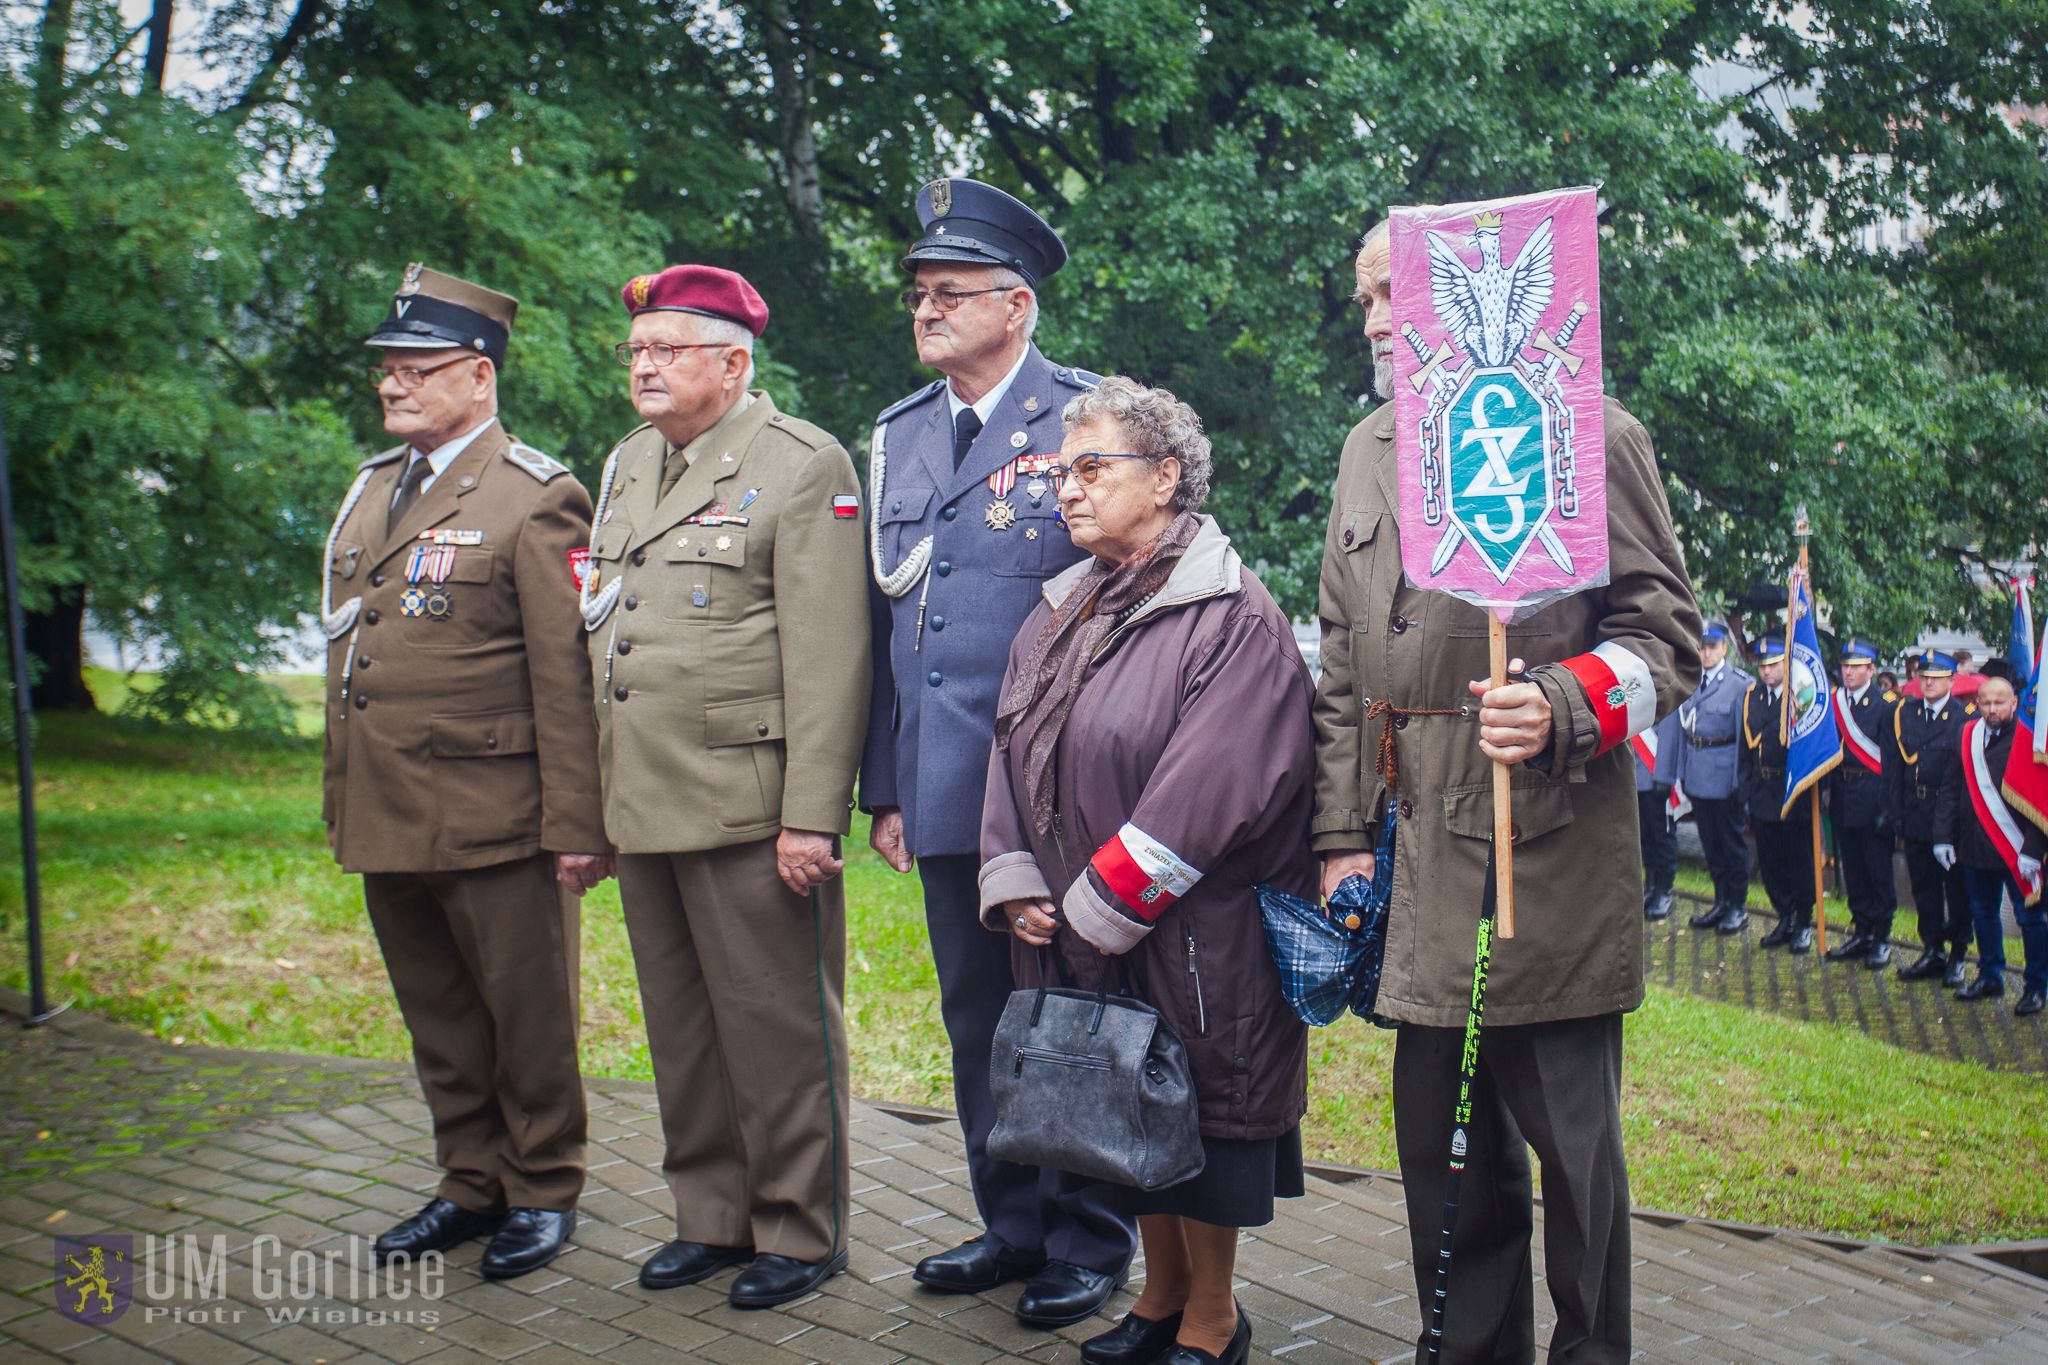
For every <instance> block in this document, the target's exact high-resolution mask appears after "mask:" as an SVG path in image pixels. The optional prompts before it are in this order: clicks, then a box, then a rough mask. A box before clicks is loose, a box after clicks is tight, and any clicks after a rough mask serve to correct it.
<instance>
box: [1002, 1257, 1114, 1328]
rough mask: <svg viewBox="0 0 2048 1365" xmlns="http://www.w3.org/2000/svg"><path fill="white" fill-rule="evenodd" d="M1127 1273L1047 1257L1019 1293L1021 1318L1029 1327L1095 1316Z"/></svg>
mask: <svg viewBox="0 0 2048 1365" xmlns="http://www.w3.org/2000/svg"><path fill="white" fill-rule="evenodd" d="M1123 1282H1124V1276H1122V1275H1111V1274H1107V1273H1106V1272H1104V1271H1100V1270H1090V1269H1089V1268H1088V1267H1087V1266H1084V1265H1075V1264H1074V1263H1073V1262H1072V1261H1047V1262H1046V1263H1045V1265H1044V1266H1043V1267H1042V1268H1041V1269H1040V1270H1039V1272H1038V1273H1037V1274H1036V1275H1033V1276H1032V1277H1031V1283H1029V1284H1027V1285H1025V1286H1024V1292H1023V1293H1022V1294H1020V1295H1018V1297H1017V1321H1019V1322H1021V1323H1023V1324H1025V1325H1026V1326H1028V1327H1065V1326H1067V1325H1068V1324H1070V1323H1076V1322H1080V1321H1082V1320H1083V1319H1086V1318H1092V1317H1094V1316H1095V1315H1096V1314H1097V1313H1098V1312H1100V1311H1101V1310H1102V1305H1103V1304H1105V1303H1108V1302H1109V1296H1110V1295H1111V1294H1114V1293H1116V1291H1117V1289H1118V1287H1119V1286H1120V1285H1122V1284H1123Z"/></svg>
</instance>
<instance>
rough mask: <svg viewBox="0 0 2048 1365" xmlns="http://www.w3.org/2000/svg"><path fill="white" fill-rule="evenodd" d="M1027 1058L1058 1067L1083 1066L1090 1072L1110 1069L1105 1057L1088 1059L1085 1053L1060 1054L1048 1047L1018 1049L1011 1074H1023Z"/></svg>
mask: <svg viewBox="0 0 2048 1365" xmlns="http://www.w3.org/2000/svg"><path fill="white" fill-rule="evenodd" d="M1027 1057H1028V1058H1030V1059H1031V1060H1032V1061H1034V1062H1053V1063H1056V1064H1057V1065H1060V1066H1083V1067H1087V1068H1088V1069H1089V1070H1091V1071H1107V1070H1109V1069H1110V1064H1109V1058H1107V1057H1090V1056H1088V1055H1087V1054H1086V1053H1081V1052H1061V1051H1059V1050H1058V1049H1056V1048H1049V1047H1020V1048H1018V1049H1017V1057H1016V1065H1015V1071H1014V1072H1013V1074H1015V1075H1018V1076H1021V1075H1023V1074H1024V1059H1025V1058H1027Z"/></svg>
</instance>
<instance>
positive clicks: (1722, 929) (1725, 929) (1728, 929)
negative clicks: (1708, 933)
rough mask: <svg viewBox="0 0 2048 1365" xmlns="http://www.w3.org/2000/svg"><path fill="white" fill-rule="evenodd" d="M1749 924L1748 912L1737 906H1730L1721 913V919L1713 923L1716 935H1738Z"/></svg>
mask: <svg viewBox="0 0 2048 1365" xmlns="http://www.w3.org/2000/svg"><path fill="white" fill-rule="evenodd" d="M1748 924H1749V911H1747V910H1745V909H1743V908H1742V907H1741V906H1739V905H1731V906H1729V907H1728V908H1727V909H1725V910H1723V911H1722V912H1721V918H1719V919H1717V920H1715V921H1714V932H1715V933H1717V934H1739V933H1741V932H1742V931H1743V929H1744V928H1745V927H1746V926H1747V925H1748Z"/></svg>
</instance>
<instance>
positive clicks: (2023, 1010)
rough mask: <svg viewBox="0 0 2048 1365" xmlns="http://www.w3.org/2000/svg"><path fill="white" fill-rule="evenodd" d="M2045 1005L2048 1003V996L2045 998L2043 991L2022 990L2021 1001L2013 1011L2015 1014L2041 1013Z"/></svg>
mask: <svg viewBox="0 0 2048 1365" xmlns="http://www.w3.org/2000/svg"><path fill="white" fill-rule="evenodd" d="M2043 1005H2048V998H2044V995H2043V993H2042V992H2041V991H2037V990H2035V991H2021V992H2020V1001H2019V1003H2018V1004H2017V1005H2014V1006H2013V1007H2012V1012H2013V1013H2014V1014H2039V1013H2040V1012H2041V1007H2042V1006H2043Z"/></svg>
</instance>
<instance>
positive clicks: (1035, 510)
mask: <svg viewBox="0 0 2048 1365" xmlns="http://www.w3.org/2000/svg"><path fill="white" fill-rule="evenodd" d="M917 216H918V221H919V223H920V224H922V226H923V230H924V235H923V236H922V237H920V238H919V239H918V240H917V242H916V244H915V245H913V246H912V247H911V249H910V251H909V253H908V254H907V255H906V256H905V257H904V265H905V267H906V268H908V269H909V270H911V271H912V272H913V279H914V284H913V287H912V288H911V289H909V290H908V291H906V292H905V294H904V296H903V302H904V306H905V308H907V309H908V310H909V312H910V314H911V317H912V319H913V322H912V327H913V331H914V333H915V336H916V340H917V356H918V359H919V360H920V361H922V362H923V363H925V364H927V365H930V366H932V367H933V368H934V369H936V370H938V371H939V372H940V374H941V376H942V377H941V378H939V379H937V380H934V381H933V382H932V383H931V384H930V385H928V386H926V387H925V388H922V389H919V390H918V391H917V392H916V393H913V394H911V395H910V396H909V397H908V398H905V399H903V400H902V401H901V402H899V403H897V404H895V405H894V406H892V407H890V408H888V409H886V410H885V411H883V413H882V414H881V415H880V416H879V417H878V418H876V420H875V430H874V433H873V436H872V437H871V439H870V446H869V454H868V497H869V502H870V516H871V517H872V523H871V526H870V530H869V545H868V549H869V554H870V558H871V561H872V568H873V571H874V582H875V590H874V592H873V595H872V601H873V609H872V617H873V621H874V628H875V638H874V660H875V684H874V690H873V693H872V699H871V703H870V712H869V718H868V733H867V747H866V751H865V753H864V754H863V756H862V758H861V796H860V799H861V804H862V806H863V807H864V808H866V809H868V810H870V811H872V812H873V814H874V828H873V834H872V842H873V844H874V846H875V849H876V851H878V852H879V853H880V854H881V855H882V857H883V858H884V859H885V860H887V862H888V863H889V865H890V866H892V867H894V868H895V869H896V870H897V871H898V872H908V871H910V868H911V864H912V860H913V859H914V860H915V861H916V865H917V870H918V874H919V877H920V879H921V880H922V881H923V883H924V899H925V922H926V924H927V926H928V927H929V930H930V933H931V944H932V956H933V958H934V959H935V960H936V962H937V966H938V973H939V992H940V1011H941V1013H942V1014H943V1016H944V1018H945V1023H946V1032H947V1035H948V1036H949V1037H950V1038H951V1040H952V1045H953V1093H954V1100H955V1103H956V1105H957V1106H958V1109H959V1114H960V1126H961V1128H962V1129H963V1130H964V1132H965V1133H966V1136H967V1160H968V1169H969V1176H970V1179H971V1181H972V1184H973V1186H974V1202H975V1206H976V1208H977V1209H978V1210H979V1212H980V1214H981V1220H982V1225H983V1227H984V1228H985V1229H986V1232H985V1233H984V1235H982V1236H980V1237H976V1238H974V1239H973V1240H971V1241H969V1242H967V1243H965V1244H964V1245H962V1246H959V1247H955V1248H953V1249H951V1250H949V1251H945V1252H941V1253H939V1254H937V1255H933V1256H928V1257H926V1258H925V1259H924V1260H923V1261H921V1262H920V1263H919V1264H918V1267H917V1270H916V1278H917V1280H918V1282H919V1283H921V1284H923V1285H925V1286H927V1287H929V1288H931V1289H934V1290H937V1291H940V1292H943V1293H976V1292H979V1291H982V1290H987V1289H993V1288H995V1287H996V1286H997V1285H1000V1284H1002V1283H1004V1282H1005V1281H1007V1280H1012V1279H1024V1280H1028V1281H1029V1283H1027V1284H1026V1286H1025V1289H1024V1292H1023V1294H1022V1296H1021V1297H1020V1298H1019V1299H1018V1301H1017V1315H1018V1317H1019V1318H1020V1319H1022V1320H1023V1321H1025V1322H1027V1323H1030V1324H1033V1325H1036V1326H1060V1325H1064V1324H1066V1323H1071V1322H1079V1321H1081V1320H1082V1319H1084V1318H1086V1317H1088V1316H1089V1315H1091V1314H1093V1313H1094V1312H1095V1311H1096V1310H1097V1309H1098V1308H1100V1307H1101V1306H1102V1304H1103V1303H1104V1302H1105V1301H1106V1300H1107V1299H1108V1297H1109V1296H1110V1294H1112V1293H1114V1292H1115V1290H1116V1287H1117V1286H1118V1285H1119V1284H1121V1283H1122V1282H1123V1279H1124V1276H1125V1274H1126V1273H1127V1269H1128V1266H1129V1262H1130V1258H1131V1250H1132V1245H1133V1240H1134V1231H1133V1228H1132V1224H1131V1220H1130V1219H1129V1218H1128V1217H1127V1216H1125V1215H1124V1214H1122V1213H1121V1212H1120V1211H1119V1205H1120V1202H1121V1201H1120V1199H1119V1197H1118V1195H1117V1193H1116V1192H1114V1191H1112V1190H1110V1189H1109V1188H1107V1187H1105V1186H1100V1185H1086V1184H1082V1183H1079V1182H1076V1181H1074V1180H1073V1179H1071V1178H1069V1177H1064V1176H1060V1175H1058V1174H1056V1173H1054V1172H1050V1171H1039V1170H1034V1169H1031V1168H1028V1167H1023V1166H1016V1165H1012V1164H1010V1163H1008V1162H1001V1161H995V1160H992V1159H991V1158H990V1157H989V1156H988V1155H987V1152H986V1144H987V1141H988V1134H989V1130H990V1128H992V1127H993V1126H994V1123H995V1108H994V1101H993V1100H992V1099H991V1097H990V1094H989V1084H988V1068H989V1048H990V1046H991V1043H992V1041H993V1039H994V1036H995V1027H996V1021H997V1019H998V1018H999V1017H1000V1016H1001V1014H1002V1009H1003V1004H1004V1002H1005V1001H1006V1000H1007V999H1008V998H1009V993H1010V989H1011V981H1010V952H1009V943H1008V940H1007V939H1005V938H1004V937H1002V936H1000V935H996V934H991V933H989V932H988V931H987V930H986V929H984V928H982V927H981V920H980V905H981V901H980V888H979V886H978V883H977V877H978V874H979V872H980V866H981V857H980V833H981V829H980V824H981V806H982V794H983V787H984V785H985V783H986V781H987V774H988V755H989V747H990V744H991V743H992V741H993V737H994V733H995V712H996V694H997V692H998V690H999V689H1000V687H1001V684H1002V678H1003V668H1004V665H1005V663H1006V662H1007V660H1008V657H1009V649H1010V642H1011V640H1012V639H1014V638H1015V636H1016V634H1017V630H1018V627H1019V626H1021V625H1022V624H1023V622H1024V618H1025V616H1026V615H1028V614H1029V613H1030V611H1031V609H1032V608H1033V607H1034V606H1036V605H1037V603H1038V601H1039V598H1040V596H1041V589H1042V587H1043V585H1044V583H1045V581H1046V580H1047V579H1049V578H1051V577H1052V576H1053V575H1054V574H1056V573H1058V572H1059V571H1060V570H1062V569H1064V568H1066V567H1067V566H1068V565H1069V564H1072V563H1074V562H1075V561H1076V560H1078V559H1079V558H1081V554H1080V552H1079V551H1078V550H1076V549H1075V548H1074V546H1073V543H1072V542H1071V541H1070V540H1069V539H1068V538H1067V531H1066V527H1065V526H1064V525H1063V524H1062V523H1061V522H1060V520H1059V517H1058V507H1057V504H1056V502H1055V500H1054V497H1053V491H1052V488H1051V486H1050V484H1049V482H1048V480H1047V478H1046V474H1045V471H1046V469H1047V468H1049V467H1050V466H1051V465H1053V464H1054V463H1056V462H1057V460H1058V454H1057V452H1058V450H1059V448H1060V440H1061V432H1060V422H1059V413H1060V410H1061V409H1062V408H1064V407H1065V406H1066V404H1067V400H1068V399H1070V398H1072V397H1073V396H1074V395H1075V394H1076V393H1079V392H1081V391H1083V390H1086V389H1090V388H1092V387H1094V385H1095V383H1096V378H1097V377H1096V376H1095V375H1093V374H1090V373H1088V372H1087V371H1085V370H1076V369H1070V368H1068V367H1066V366H1064V365H1055V364H1053V363H1052V362H1051V361H1049V360H1047V359H1046V358H1045V357H1044V356H1043V355H1041V354H1040V353H1039V351H1038V348H1037V347H1036V346H1034V345H1033V344H1032V342H1031V334H1032V330H1033V328H1034V327H1035V325H1036V323H1037V321H1038V286H1039V284H1040V283H1041V282H1042V281H1044V280H1045V279H1046V278H1048V277H1049V276H1051V275H1052V274H1053V272H1054V271H1056V270H1058V269H1059V268H1060V267H1061V266H1062V265H1064V264H1065V263H1066V259H1067V250H1066V247H1065V245H1064V244H1063V243H1062V242H1061V241H1060V239H1059V237H1058V235H1057V234H1055V233H1054V232H1053V230H1052V228H1051V227H1049V226H1048V225H1047V224H1046V223H1045V221H1044V220H1043V219H1041V218H1040V217H1039V216H1038V215H1037V214H1036V213H1034V212H1032V211H1031V209H1029V208H1028V207H1026V206H1025V205H1024V204H1021V203H1019V202H1018V201H1017V200H1015V199H1013V198H1011V197H1010V196H1009V195H1007V194H1005V193H1003V192H1002V191H1001V190H998V189H996V188H994V187H993V186H989V185H984V184H981V183H980V182H978V181H974V180H940V181H935V182H934V183H932V184H930V185H927V186H925V187H924V188H923V189H922V190H920V191H919V192H918V196H917Z"/></svg>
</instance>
